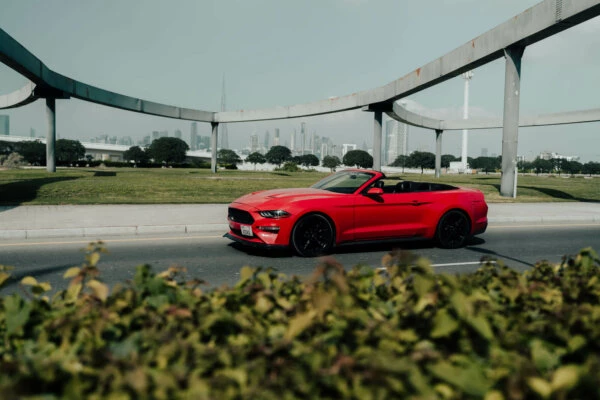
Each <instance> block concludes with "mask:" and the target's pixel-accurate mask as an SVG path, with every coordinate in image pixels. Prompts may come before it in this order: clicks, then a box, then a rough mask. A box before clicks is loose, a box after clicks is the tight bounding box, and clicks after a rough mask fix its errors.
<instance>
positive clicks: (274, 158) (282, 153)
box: [265, 146, 292, 167]
mask: <svg viewBox="0 0 600 400" xmlns="http://www.w3.org/2000/svg"><path fill="white" fill-rule="evenodd" d="M265 158H266V159H267V162H269V163H271V164H275V165H277V166H278V167H279V166H280V165H281V164H282V163H283V162H284V161H287V160H289V159H291V158H292V151H291V150H290V149H288V148H287V147H285V146H273V147H271V148H270V149H269V151H268V152H267V154H265Z"/></svg>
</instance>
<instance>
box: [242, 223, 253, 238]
mask: <svg viewBox="0 0 600 400" xmlns="http://www.w3.org/2000/svg"><path fill="white" fill-rule="evenodd" d="M240 228H241V229H242V235H244V236H254V234H253V233H252V227H251V226H250V225H240Z"/></svg>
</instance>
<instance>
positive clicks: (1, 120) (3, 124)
mask: <svg viewBox="0 0 600 400" xmlns="http://www.w3.org/2000/svg"><path fill="white" fill-rule="evenodd" d="M0 135H10V116H8V115H0Z"/></svg>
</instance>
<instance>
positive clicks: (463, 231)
mask: <svg viewBox="0 0 600 400" xmlns="http://www.w3.org/2000/svg"><path fill="white" fill-rule="evenodd" d="M470 233H471V223H470V221H469V217H467V216H466V215H465V214H464V213H463V212H462V211H459V210H451V211H448V212H447V213H446V214H444V215H442V218H440V221H439V222H438V226H437V230H436V232H435V237H436V240H437V242H438V244H439V245H440V247H443V248H445V249H456V248H459V247H462V246H464V245H465V243H466V242H467V239H468V238H469V234H470Z"/></svg>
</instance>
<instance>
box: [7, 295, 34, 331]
mask: <svg viewBox="0 0 600 400" xmlns="http://www.w3.org/2000/svg"><path fill="white" fill-rule="evenodd" d="M4 311H5V312H6V316H5V323H6V333H7V334H8V335H11V334H13V333H17V332H18V331H19V330H20V329H21V328H22V327H23V325H25V323H26V322H27V320H28V319H29V314H30V313H31V303H29V302H25V301H23V300H22V299H21V298H20V297H17V296H14V295H13V296H8V297H6V298H4Z"/></svg>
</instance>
